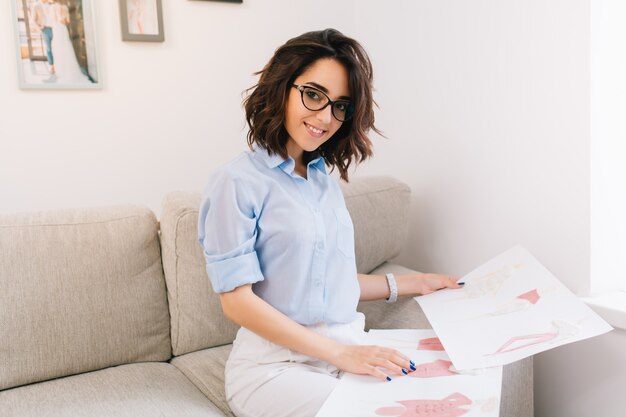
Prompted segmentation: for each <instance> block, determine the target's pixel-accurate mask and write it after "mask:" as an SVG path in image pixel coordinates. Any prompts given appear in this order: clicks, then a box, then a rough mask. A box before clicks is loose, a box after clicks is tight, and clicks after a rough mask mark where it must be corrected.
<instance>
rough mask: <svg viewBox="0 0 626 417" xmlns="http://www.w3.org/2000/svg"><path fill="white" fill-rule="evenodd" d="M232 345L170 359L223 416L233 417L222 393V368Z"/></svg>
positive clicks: (224, 394)
mask: <svg viewBox="0 0 626 417" xmlns="http://www.w3.org/2000/svg"><path fill="white" fill-rule="evenodd" d="M232 347H233V345H225V346H219V347H216V348H211V349H205V350H201V351H198V352H193V353H188V354H186V355H183V356H178V357H175V358H174V359H172V362H171V363H172V365H174V366H175V367H177V368H178V369H179V370H180V371H181V372H182V373H183V374H185V376H186V377H187V378H189V380H190V381H191V382H193V384H194V385H195V386H196V387H198V389H200V391H202V393H203V394H204V395H206V397H207V398H208V399H209V400H211V401H212V402H213V403H214V404H215V405H216V406H217V407H218V408H219V409H220V410H221V411H222V412H223V413H224V414H225V415H227V416H229V417H235V415H234V414H233V413H232V411H231V410H230V408H229V407H228V402H226V393H225V392H224V368H225V367H226V360H227V359H228V355H230V351H231V349H232Z"/></svg>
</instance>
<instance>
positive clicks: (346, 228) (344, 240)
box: [335, 208, 354, 259]
mask: <svg viewBox="0 0 626 417" xmlns="http://www.w3.org/2000/svg"><path fill="white" fill-rule="evenodd" d="M335 217H336V218H337V249H339V252H341V254H342V255H344V256H345V257H347V258H349V259H354V226H353V225H352V219H351V218H350V213H348V210H347V209H345V208H339V209H335Z"/></svg>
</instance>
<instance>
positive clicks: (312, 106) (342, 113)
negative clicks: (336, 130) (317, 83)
mask: <svg viewBox="0 0 626 417" xmlns="http://www.w3.org/2000/svg"><path fill="white" fill-rule="evenodd" d="M293 88H297V89H298V91H300V96H301V97H302V104H303V105H304V107H306V108H307V109H309V110H311V111H319V110H322V109H325V108H326V106H328V105H329V104H330V109H331V113H332V114H333V117H334V118H335V119H337V120H339V121H340V122H345V121H346V120H349V119H350V118H351V117H352V113H353V112H354V107H353V106H352V103H350V102H349V101H347V100H337V101H332V100H331V99H330V97H328V95H327V94H326V93H324V92H323V91H320V90H318V89H317V88H315V87H309V86H308V85H298V84H293Z"/></svg>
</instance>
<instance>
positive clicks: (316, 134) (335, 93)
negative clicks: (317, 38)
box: [285, 58, 350, 161]
mask: <svg viewBox="0 0 626 417" xmlns="http://www.w3.org/2000/svg"><path fill="white" fill-rule="evenodd" d="M294 84H297V85H302V86H310V87H315V88H317V89H318V90H320V91H322V92H324V93H326V94H327V95H328V97H330V99H331V100H332V101H335V100H338V99H340V98H341V99H342V100H349V96H350V89H349V84H348V71H347V70H346V68H345V67H344V66H343V65H342V64H341V63H339V62H338V61H337V60H335V59H332V58H323V59H319V60H317V61H315V62H314V63H313V65H311V66H310V67H309V68H308V69H307V70H306V71H305V72H303V73H302V74H301V75H300V76H299V77H298V78H296V79H295V81H294ZM322 100H324V101H325V100H326V99H325V97H323V96H322ZM331 110H332V109H331V106H330V105H328V106H326V108H324V109H322V110H318V111H312V110H309V109H307V108H306V107H304V105H303V104H302V95H301V93H300V91H299V90H298V89H297V88H293V87H292V88H291V89H290V92H289V96H288V97H287V104H286V107H285V128H286V129H287V133H288V134H289V140H288V141H287V153H289V156H291V157H292V158H294V160H296V161H298V160H300V156H301V155H302V151H307V152H312V151H314V150H316V149H317V148H319V147H320V145H322V144H323V143H324V142H326V141H327V140H328V139H330V138H331V137H332V136H333V135H334V134H335V132H337V130H338V129H339V128H340V127H341V124H342V122H340V121H339V120H337V119H336V118H335V117H333V115H332V112H331Z"/></svg>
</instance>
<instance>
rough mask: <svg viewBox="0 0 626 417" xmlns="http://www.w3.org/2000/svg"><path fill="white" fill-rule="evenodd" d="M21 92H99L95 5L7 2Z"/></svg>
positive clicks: (70, 0) (80, 0) (56, 0)
mask: <svg viewBox="0 0 626 417" xmlns="http://www.w3.org/2000/svg"><path fill="white" fill-rule="evenodd" d="M10 1H11V3H12V9H13V26H14V37H15V46H16V62H17V72H18V79H19V88H20V89H24V90H44V89H51V90H91V89H101V88H102V71H101V68H100V59H99V55H98V45H97V39H96V27H95V19H94V17H95V16H94V14H95V10H94V8H95V6H96V1H95V0H10Z"/></svg>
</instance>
